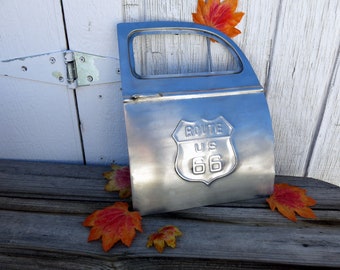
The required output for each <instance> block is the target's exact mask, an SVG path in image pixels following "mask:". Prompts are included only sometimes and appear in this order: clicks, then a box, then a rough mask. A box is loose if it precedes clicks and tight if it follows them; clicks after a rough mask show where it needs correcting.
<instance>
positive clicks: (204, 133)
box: [172, 116, 237, 185]
mask: <svg viewBox="0 0 340 270" xmlns="http://www.w3.org/2000/svg"><path fill="white" fill-rule="evenodd" d="M232 131H233V127H232V126H231V124H230V123H229V122H228V121H227V120H225V119H224V117H222V116H219V117H217V118H216V119H214V120H206V119H199V120H197V121H195V122H189V121H185V120H181V121H180V122H179V123H178V125H177V127H176V129H175V130H174V132H173V134H172V137H173V139H174V140H175V142H176V143H177V156H176V161H175V169H176V172H177V174H178V175H179V176H180V177H181V178H183V179H184V180H187V181H195V182H203V183H205V184H206V185H210V184H211V183H212V182H213V181H214V180H216V179H218V178H221V177H224V176H226V175H228V174H230V173H232V172H233V171H234V170H235V168H236V165H237V157H236V152H235V149H234V146H233V144H232V140H231V135H232Z"/></svg>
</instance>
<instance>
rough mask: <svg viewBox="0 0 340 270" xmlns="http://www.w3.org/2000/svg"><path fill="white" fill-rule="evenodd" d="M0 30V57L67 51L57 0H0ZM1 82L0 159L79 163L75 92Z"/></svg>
mask: <svg viewBox="0 0 340 270" xmlns="http://www.w3.org/2000/svg"><path fill="white" fill-rule="evenodd" d="M0 29H1V31H0V60H6V59H10V58H16V57H25V56H30V55H36V54H42V53H48V52H53V51H60V50H64V49H66V40H65V33H64V27H63V19H62V12H61V8H60V1H57V0H54V1H44V0H36V1H32V0H30V1H20V0H13V1H2V2H1V9H0ZM23 63H24V61H23ZM27 68H28V69H30V68H35V69H39V68H43V67H39V66H34V67H31V66H27ZM0 86H1V87H0V158H2V159H3V158H7V159H28V160H44V161H64V162H72V163H82V162H83V158H82V151H81V144H80V137H79V130H78V122H77V113H76V109H75V100H74V96H73V91H71V90H69V89H67V87H65V86H55V85H51V84H46V83H42V82H37V81H30V80H22V79H17V78H10V77H4V76H0Z"/></svg>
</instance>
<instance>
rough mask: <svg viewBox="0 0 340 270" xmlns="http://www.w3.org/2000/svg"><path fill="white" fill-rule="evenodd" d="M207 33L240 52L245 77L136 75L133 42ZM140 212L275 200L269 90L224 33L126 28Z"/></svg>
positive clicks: (128, 108) (162, 25) (124, 56)
mask: <svg viewBox="0 0 340 270" xmlns="http://www.w3.org/2000/svg"><path fill="white" fill-rule="evenodd" d="M167 31H171V33H173V34H181V33H182V31H185V33H186V34H192V33H195V34H197V33H199V34H201V35H204V36H206V37H208V38H212V37H213V38H214V39H215V40H218V41H219V42H221V43H223V44H225V45H226V46H228V47H229V48H230V49H231V50H233V55H234V56H235V57H237V58H238V60H239V61H240V62H241V67H242V70H241V71H239V72H238V73H233V74H228V73H225V74H223V73H220V74H215V73H212V72H210V73H209V72H207V73H206V74H199V75H197V76H171V77H167V76H154V77H148V78H142V77H140V76H138V75H136V74H134V72H133V70H134V63H131V59H132V58H133V56H132V54H133V51H132V46H131V43H132V40H133V38H134V37H135V36H136V35H138V34H142V35H147V34H148V33H155V32H156V33H159V34H160V35H161V34H162V33H166V32H167ZM118 40H119V50H120V66H121V75H122V89H123V95H124V98H125V100H124V110H125V120H126V130H127V136H128V149H129V159H130V171H131V180H132V200H133V206H134V208H136V209H137V210H139V211H140V212H141V214H143V215H145V214H152V213H159V212H168V211H174V210H180V209H185V208H191V207H196V206H202V205H210V204H216V203H223V202H229V201H234V200H242V199H248V198H253V197H256V196H261V195H267V194H270V193H271V192H272V188H273V182H274V175H275V172H274V154H273V132H272V126H271V119H270V115H269V111H268V106H267V102H266V99H265V96H264V93H263V89H262V87H261V85H260V84H259V82H258V80H257V77H256V75H255V73H254V71H253V69H252V68H251V66H250V64H249V62H248V60H247V58H246V57H245V56H244V54H243V53H242V52H241V51H240V49H239V48H238V47H237V46H236V44H234V43H233V42H232V41H231V40H230V39H229V38H228V37H226V36H224V35H223V34H222V33H220V32H218V31H216V30H214V29H211V28H209V27H205V26H202V25H196V24H193V23H176V22H147V23H124V24H119V25H118Z"/></svg>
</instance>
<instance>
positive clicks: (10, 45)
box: [0, 0, 340, 185]
mask: <svg viewBox="0 0 340 270" xmlns="http://www.w3.org/2000/svg"><path fill="white" fill-rule="evenodd" d="M61 4H62V5H63V9H64V15H65V20H66V29H67V37H68V43H69V49H71V50H76V51H83V52H86V53H93V54H97V55H103V56H110V57H116V58H119V53H118V44H117V38H116V25H117V23H120V22H123V21H125V22H131V21H156V20H157V21H160V20H165V21H169V20H171V21H188V22H191V21H192V16H191V13H192V12H195V9H196V5H197V0H188V1H181V0H164V1H156V0H119V1H118V0H117V1H116V0H115V1H110V0H102V1H94V0H64V1H57V0H53V1H44V0H35V1H33V0H29V1H20V0H13V1H4V3H2V6H1V9H0V16H1V19H0V29H1V32H0V60H4V59H9V58H15V57H22V56H28V55H36V54H41V53H46V52H51V51H60V50H63V49H66V48H67V47H66V40H65V32H64V24H63V14H62V10H61ZM238 11H243V12H245V16H244V18H243V19H242V21H241V23H240V24H239V25H238V26H237V28H239V29H240V30H241V31H242V34H241V35H239V36H237V37H236V38H234V41H235V42H236V44H238V46H239V47H240V48H241V49H242V50H243V51H244V53H245V55H246V56H247V57H248V59H249V61H250V63H251V64H252V66H253V68H254V70H255V72H256V74H257V75H258V78H259V80H260V82H261V84H262V85H263V86H264V87H265V91H266V92H267V100H268V104H269V107H270V110H271V115H272V119H273V127H274V133H275V139H276V144H275V145H276V146H275V155H276V173H277V174H283V175H297V176H302V175H308V176H311V177H315V178H320V179H323V180H326V181H328V182H332V183H334V184H337V185H340V179H339V169H340V168H339V166H340V165H339V163H340V161H339V160H340V158H339V154H340V149H339V143H340V142H339V140H340V135H339V132H340V131H339V121H340V120H339V118H340V115H339V114H340V111H339V104H340V100H339V99H340V97H339V89H340V80H339V75H338V74H339V67H338V65H339V64H337V65H336V64H335V61H336V57H337V55H338V47H339V43H340V27H339V25H340V16H339V13H340V2H339V1H338V0H325V1H318V0H300V1H290V0H282V1H278V0H277V1H273V0H257V1H251V0H239V7H238ZM152 42H153V45H155V46H156V47H157V49H159V51H162V48H166V49H167V50H168V51H167V52H166V53H165V54H164V55H163V56H162V57H163V58H164V59H167V57H169V56H170V55H171V53H172V52H169V44H168V42H167V39H166V38H165V39H164V40H163V41H162V42H159V43H157V42H155V41H152ZM185 46H187V47H188V48H189V53H190V54H191V53H192V55H194V56H195V55H201V51H199V50H198V49H197V46H196V47H195V46H193V45H192V44H189V45H188V44H186V45H185ZM190 46H192V48H191V49H190ZM173 47H174V51H173V52H176V48H175V47H176V46H173ZM213 47H216V46H213ZM150 49H151V47H150V46H149V47H148V46H145V45H143V44H141V47H140V50H139V52H137V54H136V55H137V58H138V59H139V61H140V63H141V64H142V65H143V64H144V65H145V61H144V62H143V61H142V60H143V57H145V55H146V56H147V55H148V53H149V52H150ZM177 50H178V48H177ZM190 50H191V51H190ZM212 53H213V55H212V58H213V61H215V63H217V65H219V64H221V63H223V61H224V58H223V57H221V55H220V53H219V52H217V51H216V50H215V49H214V50H213V52H212ZM163 58H162V59H163ZM144 59H146V58H144ZM148 59H149V58H148ZM173 59H174V58H173ZM176 59H177V58H176ZM176 59H175V60H176ZM178 59H179V58H178ZM178 59H177V60H178ZM195 59H196V58H195ZM156 60H157V59H156ZM177 60H176V61H177ZM171 61H173V60H171V59H170V58H169V60H168V62H167V63H168V64H169V68H174V67H173V66H171ZM190 64H191V66H189V69H190V68H193V69H195V68H197V67H195V65H194V64H192V63H190ZM154 66H155V67H157V65H154ZM144 68H145V67H144ZM176 68H177V67H175V69H176ZM112 72H115V71H112ZM330 81H331V83H330ZM0 86H1V87H0V95H1V99H0V127H1V130H0V135H1V136H0V158H13V159H30V160H32V159H33V160H37V159H38V160H51V161H53V160H55V161H66V162H81V161H82V152H81V143H80V134H79V130H78V122H77V112H76V106H75V99H74V95H73V91H71V90H68V89H66V87H62V86H53V85H50V84H45V83H42V82H36V81H29V80H20V79H14V78H9V77H1V76H0ZM76 95H77V102H78V110H79V115H80V121H81V128H82V137H83V143H84V151H85V157H86V161H87V163H88V164H109V163H111V162H112V161H113V160H114V161H115V162H117V163H122V164H126V163H128V153H127V144H126V134H125V124H124V117H123V106H122V95H121V90H120V83H113V84H106V85H97V86H87V87H80V88H78V89H77V90H76Z"/></svg>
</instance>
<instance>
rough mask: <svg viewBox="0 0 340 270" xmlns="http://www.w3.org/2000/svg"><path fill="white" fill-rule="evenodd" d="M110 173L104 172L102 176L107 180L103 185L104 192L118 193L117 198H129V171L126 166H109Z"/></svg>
mask: <svg viewBox="0 0 340 270" xmlns="http://www.w3.org/2000/svg"><path fill="white" fill-rule="evenodd" d="M111 169H112V171H108V172H104V173H103V176H104V177H105V178H106V179H107V180H109V182H108V183H107V184H106V185H105V190H106V191H119V198H122V199H124V198H128V197H130V196H131V180H130V169H129V167H128V166H119V165H115V164H113V165H111Z"/></svg>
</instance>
